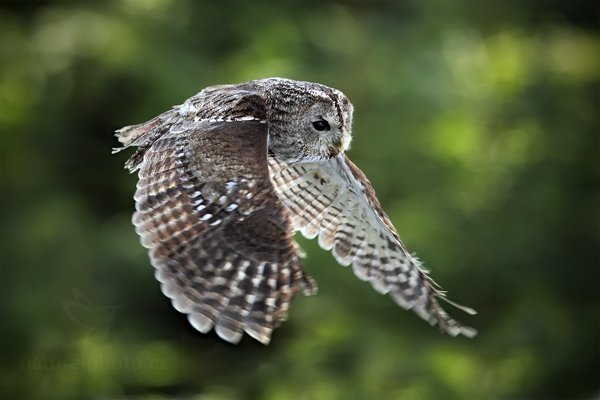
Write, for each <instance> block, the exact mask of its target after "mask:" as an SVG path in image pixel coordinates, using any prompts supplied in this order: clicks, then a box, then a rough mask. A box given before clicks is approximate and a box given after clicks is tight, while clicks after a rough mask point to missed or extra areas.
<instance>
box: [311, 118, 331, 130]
mask: <svg viewBox="0 0 600 400" xmlns="http://www.w3.org/2000/svg"><path fill="white" fill-rule="evenodd" d="M312 124H313V128H315V129H316V130H318V131H324V130H329V129H330V127H329V123H328V122H327V121H325V120H323V119H320V120H318V121H314V122H313V123H312Z"/></svg>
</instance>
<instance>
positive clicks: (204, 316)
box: [119, 117, 315, 344]
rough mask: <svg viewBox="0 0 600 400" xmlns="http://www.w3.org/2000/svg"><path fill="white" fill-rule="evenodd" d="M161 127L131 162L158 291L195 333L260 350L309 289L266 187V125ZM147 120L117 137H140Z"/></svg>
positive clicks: (140, 226)
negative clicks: (256, 344)
mask: <svg viewBox="0 0 600 400" xmlns="http://www.w3.org/2000/svg"><path fill="white" fill-rule="evenodd" d="M163 119H164V120H167V121H170V122H169V124H168V125H163V126H162V128H161V129H166V132H165V133H162V134H160V135H154V138H153V140H154V141H153V142H151V143H145V145H143V146H142V147H140V150H138V153H136V154H135V155H134V157H133V159H132V160H133V161H131V162H130V164H129V165H130V168H131V169H136V168H139V182H138V184H137V190H136V193H135V197H134V198H135V206H136V212H135V214H134V215H133V223H134V225H135V227H136V232H137V233H138V234H139V235H140V237H141V242H142V244H143V245H144V246H145V247H147V248H148V249H149V254H150V259H151V262H152V265H153V266H154V267H155V268H156V277H157V279H158V280H159V281H160V282H161V283H162V284H161V288H162V291H163V293H164V294H165V295H167V296H168V297H169V298H171V299H172V302H173V306H174V307H175V308H176V309H177V310H178V311H180V312H182V313H186V314H187V315H188V318H189V320H190V322H191V324H192V325H193V326H194V327H195V328H196V329H198V330H199V331H201V332H203V333H206V332H208V331H210V329H211V328H213V327H214V328H215V331H216V332H217V334H218V335H219V336H220V337H222V338H223V339H225V340H227V341H229V342H232V343H237V342H239V340H240V339H241V337H242V335H243V332H244V331H245V332H246V333H248V334H249V335H250V336H252V337H253V338H255V339H257V340H259V341H260V342H262V343H264V344H267V343H268V342H269V340H270V336H271V332H272V330H273V329H274V328H275V327H276V326H277V325H278V324H279V323H280V322H281V321H283V320H284V319H285V318H286V315H287V310H288V305H289V303H290V301H291V300H292V298H293V297H294V295H295V294H296V293H297V292H298V291H299V290H301V289H304V291H305V293H306V294H310V293H311V292H314V290H315V287H314V285H313V283H312V280H311V279H310V278H309V277H308V276H307V275H306V274H305V273H304V271H303V269H302V267H301V264H300V262H299V260H298V256H297V251H296V247H295V244H294V242H293V238H292V235H293V232H292V229H291V225H290V221H289V217H288V212H287V210H286V209H285V207H284V206H283V205H282V204H281V202H280V200H279V199H278V197H277V194H276V193H275V191H274V188H273V185H272V183H271V181H270V180H269V174H268V166H267V126H266V124H264V123H262V122H261V121H259V120H252V119H251V118H244V119H242V120H238V121H235V120H229V121H212V122H211V121H208V120H200V121H197V120H193V119H191V120H189V121H187V122H186V123H177V124H176V123H174V122H173V121H174V120H176V119H177V118H175V117H173V118H170V119H169V118H165V117H163ZM153 121H154V120H153ZM153 121H150V122H149V125H148V126H144V125H143V124H142V125H139V126H135V127H131V128H124V129H123V130H122V131H121V132H119V133H122V132H123V133H127V132H128V130H132V129H133V130H138V131H139V132H142V133H144V135H146V136H148V133H146V131H148V132H150V131H151V130H153V129H156V128H157V126H159V125H160V123H161V121H158V122H156V121H154V122H153ZM139 132H134V133H131V134H129V136H132V137H133V136H135V135H138V134H139ZM141 143H142V142H141V141H140V144H141Z"/></svg>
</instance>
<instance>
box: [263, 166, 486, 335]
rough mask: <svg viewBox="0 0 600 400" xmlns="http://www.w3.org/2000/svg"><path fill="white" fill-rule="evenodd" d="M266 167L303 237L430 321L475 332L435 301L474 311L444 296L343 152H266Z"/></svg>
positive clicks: (466, 332)
mask: <svg viewBox="0 0 600 400" xmlns="http://www.w3.org/2000/svg"><path fill="white" fill-rule="evenodd" d="M269 171H270V174H271V181H272V182H273V184H274V186H275V189H276V191H277V194H278V195H279V197H280V199H281V200H282V202H283V203H284V204H285V205H286V206H287V208H288V209H289V210H290V211H291V212H290V214H291V215H292V221H293V224H294V228H295V229H296V230H297V231H300V232H301V233H302V234H303V235H304V236H305V237H307V238H309V239H312V238H314V237H317V236H318V238H319V245H320V246H321V247H322V248H324V249H326V250H332V253H333V255H334V256H335V258H336V260H337V261H338V262H339V263H340V264H342V265H350V264H352V267H353V270H354V273H355V274H356V276H358V277H359V278H360V279H362V280H365V281H369V282H370V283H371V284H372V285H373V287H374V288H375V289H376V290H377V291H378V292H380V293H383V294H385V293H389V294H390V295H391V296H392V298H393V299H394V300H395V301H396V303H398V304H399V305H400V306H402V307H404V308H405V309H412V310H414V311H415V312H416V313H417V314H418V315H419V316H421V317H422V318H423V319H425V320H426V321H428V322H429V323H430V324H432V325H434V324H436V323H438V324H439V325H440V327H441V329H442V330H443V331H445V332H447V333H448V334H450V335H452V336H456V335H459V334H462V335H465V336H468V337H472V336H474V335H475V334H476V331H475V330H474V329H473V328H470V327H466V326H463V325H462V324H461V323H459V322H458V321H456V320H454V319H452V318H451V317H450V316H449V315H448V314H447V313H446V312H445V311H444V309H442V307H441V306H440V305H439V302H438V299H444V300H445V301H447V302H449V303H450V304H453V305H455V306H457V307H459V308H460V309H462V310H464V311H466V312H468V313H471V314H474V313H475V312H474V311H473V310H471V309H469V308H467V307H463V306H459V305H457V304H454V303H452V302H450V301H449V300H447V299H446V298H445V293H444V292H443V291H442V290H441V288H440V287H439V286H438V285H437V284H436V283H435V282H433V280H432V279H431V278H430V277H429V276H428V275H427V271H426V270H425V269H424V268H423V267H422V265H421V263H420V262H419V261H418V260H417V259H416V258H415V257H414V256H412V255H411V254H410V253H409V252H408V250H407V249H406V247H405V246H404V244H403V243H402V241H401V240H400V238H399V236H398V233H397V232H396V229H395V228H394V226H393V225H392V223H391V221H390V219H389V218H388V216H387V215H386V214H385V212H384V211H383V209H382V208H381V205H380V204H379V201H378V200H377V197H376V195H375V191H374V190H373V187H372V186H371V183H370V182H369V181H368V179H367V177H366V176H365V175H364V174H363V172H362V171H361V170H360V169H359V168H358V167H357V166H356V165H354V164H353V163H352V161H350V160H349V159H348V158H347V157H346V156H345V155H339V156H337V157H334V158H331V159H329V160H327V161H323V162H310V163H295V164H287V163H285V162H283V161H280V160H278V159H276V158H274V157H269Z"/></svg>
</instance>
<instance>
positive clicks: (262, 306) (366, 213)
mask: <svg viewBox="0 0 600 400" xmlns="http://www.w3.org/2000/svg"><path fill="white" fill-rule="evenodd" d="M352 111H353V110H352V105H351V103H350V102H349V101H348V99H347V98H346V97H345V96H344V95H343V94H342V93H341V92H339V91H337V90H335V89H332V88H328V87H326V86H323V85H319V84H314V83H308V82H297V81H291V80H286V79H279V78H271V79H265V80H259V81H252V82H248V83H243V84H239V85H222V86H215V87H210V88H207V89H205V90H203V91H202V92H200V93H199V94H197V95H196V96H194V97H192V98H190V99H188V100H187V101H186V102H185V103H184V104H182V105H180V106H176V107H174V108H173V109H172V110H170V111H167V112H166V113H163V114H161V115H160V116H158V117H156V118H154V119H152V120H150V121H148V122H146V123H144V124H140V125H136V126H132V127H126V128H123V129H121V130H119V131H118V133H117V136H118V138H119V140H120V141H121V143H122V144H123V145H124V148H125V147H129V146H137V147H138V150H137V152H136V153H135V154H134V155H133V156H132V157H131V158H130V160H129V161H128V162H127V164H126V166H127V168H129V169H130V170H131V171H135V170H139V182H138V185H137V190H136V193H135V196H134V198H135V202H136V212H135V213H134V216H133V223H134V225H135V227H136V232H137V233H138V234H139V235H140V237H141V242H142V244H143V245H144V246H145V247H147V248H148V249H149V250H148V251H149V255H150V260H151V263H152V265H153V266H154V267H155V268H156V276H157V279H158V280H159V281H160V282H161V284H162V290H163V292H164V293H165V294H166V295H167V296H168V297H170V298H171V299H172V302H173V305H174V307H175V308H176V309H177V310H178V311H180V312H183V313H186V314H187V315H188V318H189V320H190V322H191V323H192V325H193V326H194V327H195V328H196V329H198V330H199V331H201V332H203V333H206V332H208V331H209V330H210V329H211V328H213V327H214V329H215V330H216V332H217V334H218V335H219V336H221V337H222V338H223V339H225V340H227V341H229V342H232V343H237V342H238V341H239V340H240V339H241V337H242V334H243V332H244V331H245V332H246V333H248V334H249V335H250V336H252V337H254V338H255V339H257V340H259V341H260V342H262V343H265V344H267V343H268V342H269V340H270V338H271V333H272V331H273V329H274V328H275V327H277V326H278V325H279V324H280V323H281V321H283V320H285V319H286V317H287V311H288V307H289V303H290V301H291V300H292V298H293V297H294V295H295V294H296V293H298V292H299V291H303V292H304V293H305V294H312V293H315V292H316V285H315V283H314V282H313V281H312V279H311V278H310V277H309V276H308V275H307V274H306V273H305V272H304V270H303V268H302V265H301V263H300V261H299V248H298V247H297V245H296V244H295V242H294V240H293V234H294V232H295V231H300V232H301V233H302V234H303V235H304V236H306V237H309V238H314V237H317V236H318V239H319V244H320V245H321V247H323V248H324V249H327V250H329V249H331V250H332V252H333V254H334V256H335V258H336V260H337V261H338V262H339V263H340V264H343V265H350V264H351V265H352V266H353V270H354V272H355V274H356V275H357V276H358V277H359V278H360V279H363V280H366V281H369V282H370V283H371V284H372V285H373V287H374V288H375V289H376V290H377V291H379V292H381V293H390V295H391V296H392V298H393V299H394V300H395V301H396V302H397V303H398V304H400V305H401V306H402V307H404V308H406V309H413V310H414V311H415V312H416V313H417V314H418V315H420V316H421V317H422V318H424V319H425V320H427V321H429V322H430V323H431V324H435V323H439V324H440V326H441V328H442V329H443V330H444V331H446V332H448V333H449V334H451V335H457V334H463V335H466V336H473V335H474V334H475V331H474V330H473V329H471V328H468V327H464V326H462V325H461V324H460V323H458V322H456V321H455V320H453V319H452V318H450V317H449V316H448V315H447V314H446V313H445V311H444V310H443V309H442V308H441V307H440V305H439V303H438V301H437V299H439V298H442V299H444V293H443V292H442V291H441V290H440V289H439V287H438V286H437V285H436V284H435V283H434V282H433V281H432V280H431V279H430V278H429V277H428V275H427V274H426V272H425V271H424V269H423V268H422V267H421V264H420V263H419V261H418V260H417V259H416V258H415V257H413V256H411V255H410V254H409V253H408V251H407V250H406V248H405V247H404V245H403V244H402V242H401V241H400V239H399V237H398V234H397V232H396V230H395V229H394V227H393V225H392V223H391V221H390V220H389V218H388V217H387V215H386V214H385V213H384V211H383V210H382V208H381V206H380V204H379V202H378V200H377V197H376V196H375V192H374V190H373V188H372V186H371V184H370V183H369V181H368V180H367V178H366V177H365V175H364V174H363V173H362V172H361V171H360V170H359V169H358V167H356V166H355V165H354V164H353V163H352V162H351V161H350V160H349V159H348V158H347V157H346V156H345V155H344V154H343V153H344V151H345V150H346V149H347V148H348V146H349V143H350V140H351V133H350V132H351V124H352ZM459 307H460V306H459ZM460 308H462V309H463V310H465V311H467V312H472V310H470V309H468V308H466V307H460Z"/></svg>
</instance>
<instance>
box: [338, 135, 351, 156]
mask: <svg viewBox="0 0 600 400" xmlns="http://www.w3.org/2000/svg"><path fill="white" fill-rule="evenodd" d="M351 141H352V136H350V135H349V134H348V133H347V132H344V133H343V134H342V137H341V139H340V145H339V148H340V152H342V153H343V152H345V151H346V150H348V149H349V148H350V142H351Z"/></svg>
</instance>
